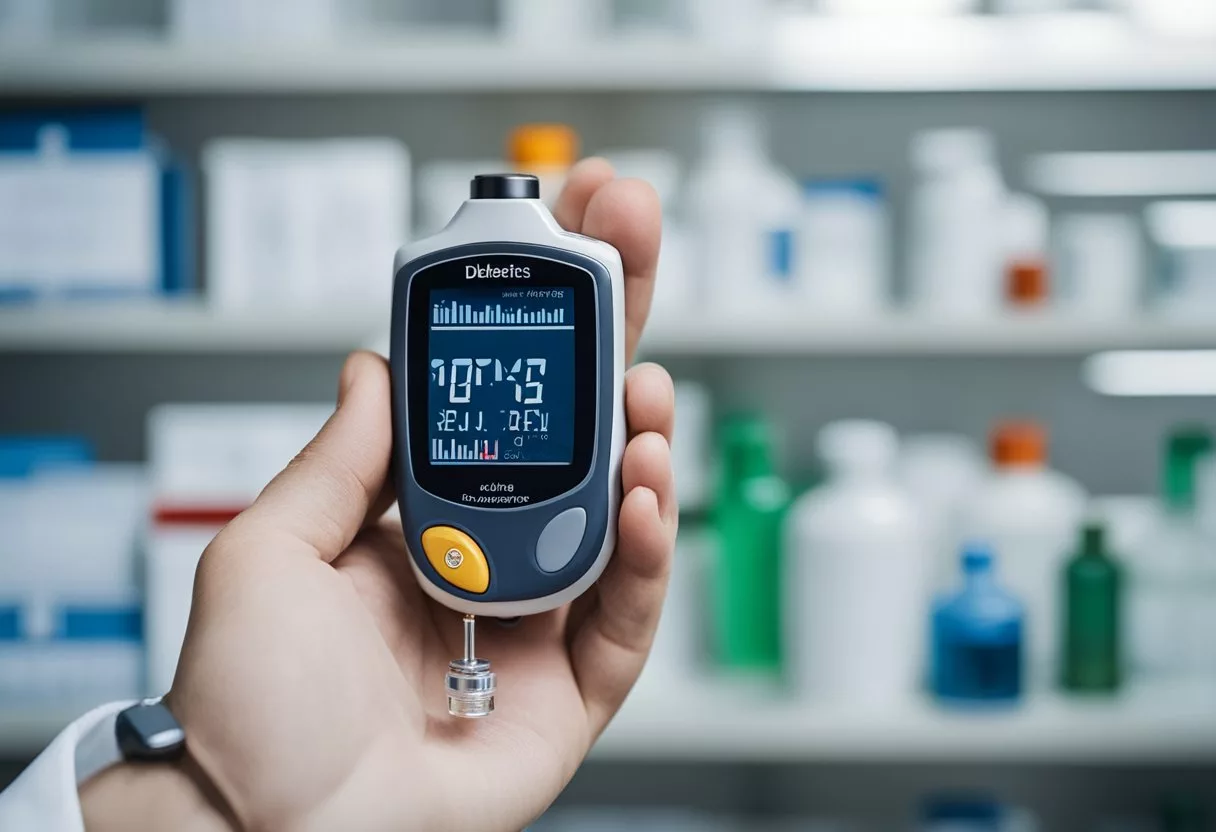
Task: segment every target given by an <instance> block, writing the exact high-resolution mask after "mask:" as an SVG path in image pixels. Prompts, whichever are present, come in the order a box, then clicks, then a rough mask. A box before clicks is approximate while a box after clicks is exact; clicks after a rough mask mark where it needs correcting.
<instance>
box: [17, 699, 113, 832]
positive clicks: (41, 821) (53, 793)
mask: <svg viewBox="0 0 1216 832" xmlns="http://www.w3.org/2000/svg"><path fill="white" fill-rule="evenodd" d="M132 704H134V703H133V702H111V703H110V704H108V705H102V706H101V707H99V708H94V709H93V710H91V711H89V712H88V713H87V714H85V715H84V716H82V717H81V718H80V719H78V720H76V721H75V722H73V723H72V724H71V725H69V726H68V727H67V728H64V729H63V732H62V733H61V734H60V735H59V736H57V737H55V739H54V740H53V741H52V742H51V744H50V745H48V746H47V747H46V749H44V750H43V752H42V753H41V754H39V755H38V758H37V759H36V760H34V762H32V763H30V766H29V768H27V769H26V770H25V771H23V772H21V776H20V777H18V778H17V779H16V780H14V781H13V783H12V785H10V786H9V787H8V788H7V789H5V790H4V791H3V792H0V829H2V830H6V832H7V830H14V832H16V830H26V829H29V830H34V829H37V830H45V832H84V819H83V818H82V817H81V814H80V794H79V792H78V791H77V789H76V747H77V745H78V744H79V743H80V740H81V738H82V737H84V736H85V735H86V734H87V733H88V732H89V730H90V729H91V728H93V727H94V726H95V725H97V724H98V723H100V722H103V721H105V720H106V719H110V718H112V717H113V716H114V714H116V713H117V712H118V711H121V710H123V709H124V708H128V707H130V706H131V705H132Z"/></svg>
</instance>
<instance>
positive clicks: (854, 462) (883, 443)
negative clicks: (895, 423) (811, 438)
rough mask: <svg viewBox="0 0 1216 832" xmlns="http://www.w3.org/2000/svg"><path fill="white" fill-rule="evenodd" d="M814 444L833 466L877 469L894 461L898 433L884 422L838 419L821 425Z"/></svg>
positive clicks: (897, 446)
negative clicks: (821, 427)
mask: <svg viewBox="0 0 1216 832" xmlns="http://www.w3.org/2000/svg"><path fill="white" fill-rule="evenodd" d="M815 448H816V450H817V451H818V452H819V456H820V458H821V459H822V460H823V461H824V462H825V463H827V465H828V466H829V467H831V468H832V469H834V470H837V471H840V470H847V471H881V470H884V469H887V468H889V467H890V466H892V465H893V464H894V463H895V457H896V456H897V454H898V453H899V437H898V436H897V435H896V433H895V429H894V428H893V427H891V426H890V425H888V424H886V423H885V422H875V421H870V420H868V419H842V420H840V421H838V422H831V423H830V424H827V425H824V427H823V429H822V430H820V431H819V436H818V437H817V438H816V440H815Z"/></svg>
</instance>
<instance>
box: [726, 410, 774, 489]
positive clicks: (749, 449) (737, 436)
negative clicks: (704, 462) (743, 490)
mask: <svg viewBox="0 0 1216 832" xmlns="http://www.w3.org/2000/svg"><path fill="white" fill-rule="evenodd" d="M720 441H721V449H722V466H723V470H722V473H723V476H724V478H725V484H726V485H727V487H728V488H729V487H733V486H734V484H736V483H738V482H739V481H741V480H744V479H748V478H750V477H763V476H769V475H771V474H772V473H773V460H772V447H773V441H772V430H771V429H770V428H769V424H768V422H767V421H765V419H764V417H763V416H760V415H758V414H755V413H739V414H735V415H733V416H730V417H728V418H727V419H726V420H725V421H724V422H723V424H722V428H721V431H720Z"/></svg>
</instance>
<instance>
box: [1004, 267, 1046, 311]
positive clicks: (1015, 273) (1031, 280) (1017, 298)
mask: <svg viewBox="0 0 1216 832" xmlns="http://www.w3.org/2000/svg"><path fill="white" fill-rule="evenodd" d="M1049 277H1050V272H1049V271H1048V268H1047V261H1046V260H1045V259H1042V258H1024V259H1018V260H1014V261H1013V262H1012V263H1010V264H1009V269H1008V271H1007V272H1006V282H1005V293H1006V297H1008V299H1009V302H1010V303H1011V304H1012V305H1013V306H1017V307H1022V308H1025V307H1031V306H1042V305H1043V304H1045V303H1047V300H1048V294H1049V292H1050V290H1051V281H1050V279H1049Z"/></svg>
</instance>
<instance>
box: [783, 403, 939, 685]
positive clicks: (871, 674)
mask: <svg viewBox="0 0 1216 832" xmlns="http://www.w3.org/2000/svg"><path fill="white" fill-rule="evenodd" d="M816 445H817V448H818V451H819V455H820V457H821V458H822V459H823V462H824V464H825V465H826V466H827V469H828V480H827V482H826V483H825V484H824V485H822V486H820V487H818V488H814V489H812V490H811V491H809V492H807V493H806V494H805V495H803V496H802V497H801V498H800V499H799V500H798V501H797V502H796V503H795V505H794V508H793V509H792V511H791V512H790V517H789V520H788V523H787V533H786V541H787V542H786V570H785V581H784V586H785V594H784V597H783V600H784V609H785V622H786V625H785V647H786V655H787V657H788V664H789V670H790V674H789V675H790V677H791V681H792V682H793V683H794V685H795V687H796V688H797V689H798V691H799V692H800V693H802V694H804V695H806V696H809V697H812V698H814V699H816V700H823V701H834V702H840V703H847V704H854V705H863V706H885V705H891V704H896V703H899V702H901V701H905V700H906V699H907V698H908V697H910V696H911V695H912V694H913V692H914V691H915V690H916V689H917V688H918V687H919V683H920V680H921V673H922V669H923V667H924V656H925V652H926V651H925V644H924V637H923V633H924V628H923V623H922V622H923V620H924V611H925V608H926V606H927V604H928V601H929V597H930V592H929V572H930V551H929V537H928V535H927V532H926V527H925V526H924V524H923V523H922V522H921V518H920V516H919V514H918V512H917V510H916V506H915V505H914V503H913V502H912V501H911V499H909V496H908V495H907V494H906V493H905V492H904V490H903V488H901V487H900V485H899V483H898V481H897V479H896V472H895V463H896V457H897V453H898V441H897V439H896V436H895V431H894V430H893V429H892V428H891V427H890V426H889V425H885V424H883V423H881V422H870V421H862V420H856V421H842V422H835V423H832V424H830V425H827V426H826V427H824V428H823V430H822V431H820V433H819V437H818V440H817V443H816Z"/></svg>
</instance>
